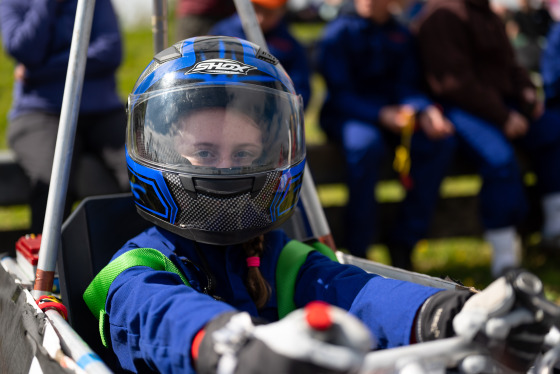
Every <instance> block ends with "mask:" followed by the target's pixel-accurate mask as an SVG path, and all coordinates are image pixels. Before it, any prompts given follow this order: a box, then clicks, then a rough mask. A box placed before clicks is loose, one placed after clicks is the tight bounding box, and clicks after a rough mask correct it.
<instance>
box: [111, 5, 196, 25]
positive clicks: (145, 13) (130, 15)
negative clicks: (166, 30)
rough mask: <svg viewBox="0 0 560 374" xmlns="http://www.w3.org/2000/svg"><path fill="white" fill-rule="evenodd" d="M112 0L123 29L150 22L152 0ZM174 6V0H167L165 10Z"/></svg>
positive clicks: (149, 23) (169, 9)
mask: <svg viewBox="0 0 560 374" xmlns="http://www.w3.org/2000/svg"><path fill="white" fill-rule="evenodd" d="M201 1H204V0H201ZM112 2H113V6H114V7H115V11H116V12H117V15H118V17H119V20H120V23H121V27H122V28H123V29H124V30H130V29H134V28H137V27H146V26H148V27H149V26H150V25H151V24H152V21H151V17H152V11H153V3H154V0H112ZM174 7H175V0H168V5H167V10H168V12H169V13H171V11H173V9H174Z"/></svg>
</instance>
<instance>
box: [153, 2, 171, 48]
mask: <svg viewBox="0 0 560 374" xmlns="http://www.w3.org/2000/svg"><path fill="white" fill-rule="evenodd" d="M153 4H154V6H153V13H152V34H153V37H154V54H157V53H159V52H161V51H163V50H164V49H165V48H167V0H154V3H153Z"/></svg>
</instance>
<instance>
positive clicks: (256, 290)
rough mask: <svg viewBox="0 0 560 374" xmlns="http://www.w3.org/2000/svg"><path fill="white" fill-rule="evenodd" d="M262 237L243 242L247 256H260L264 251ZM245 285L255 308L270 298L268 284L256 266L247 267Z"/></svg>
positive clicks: (261, 305)
mask: <svg viewBox="0 0 560 374" xmlns="http://www.w3.org/2000/svg"><path fill="white" fill-rule="evenodd" d="M263 242H264V238H263V236H262V235H261V236H258V237H256V238H254V239H251V240H249V241H248V242H245V243H243V251H244V252H245V255H246V256H247V257H259V258H260V257H261V256H262V253H263V251H264V243H263ZM245 286H246V287H247V291H249V295H250V296H251V298H252V299H253V301H254V303H255V305H256V306H257V309H261V308H262V307H264V305H265V304H266V302H267V301H268V299H269V298H270V292H271V290H270V285H269V284H268V282H267V281H266V279H264V277H263V276H262V274H261V271H260V269H259V268H258V267H257V266H250V267H248V268H247V279H246V280H245Z"/></svg>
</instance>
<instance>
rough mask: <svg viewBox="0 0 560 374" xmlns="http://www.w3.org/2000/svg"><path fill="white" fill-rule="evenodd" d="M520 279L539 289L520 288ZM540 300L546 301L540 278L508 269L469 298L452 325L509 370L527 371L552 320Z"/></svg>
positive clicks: (541, 344) (539, 350)
mask: <svg viewBox="0 0 560 374" xmlns="http://www.w3.org/2000/svg"><path fill="white" fill-rule="evenodd" d="M524 280H530V282H533V284H531V285H530V287H533V285H537V284H538V287H540V289H538V290H537V289H533V290H528V289H527V287H523V288H524V289H521V288H520V287H519V284H520V282H523V281H524ZM530 282H529V283H530ZM542 300H545V303H546V299H544V296H543V294H542V283H541V282H540V280H539V279H538V278H537V277H535V276H534V275H532V274H530V273H528V272H526V271H524V270H512V271H510V272H508V273H507V274H506V275H505V276H503V277H501V278H498V279H497V280H495V281H494V282H492V283H491V284H490V285H489V286H488V287H487V288H486V289H485V290H484V291H483V292H481V293H478V294H476V295H475V296H473V297H472V298H470V299H469V300H468V301H467V302H466V303H465V305H464V307H463V308H462V310H461V312H460V313H459V314H458V315H457V316H456V317H455V319H454V320H453V326H454V329H455V331H456V333H457V334H458V335H461V336H466V337H474V339H475V340H478V341H481V342H483V343H484V344H485V345H486V346H487V347H488V350H489V352H490V354H491V355H492V357H493V358H494V359H495V360H497V361H498V362H500V363H502V364H503V365H505V366H506V367H507V368H509V369H510V370H513V371H515V372H527V371H528V370H529V368H530V367H531V366H532V365H533V364H534V362H535V360H536V359H537V357H538V356H539V354H540V353H541V352H542V350H543V347H544V340H545V336H546V334H547V333H548V332H549V331H550V329H551V327H552V324H553V320H552V319H551V318H547V317H546V316H543V314H544V313H543V310H542V309H540V308H539V306H540V305H541V303H542ZM535 302H536V304H535Z"/></svg>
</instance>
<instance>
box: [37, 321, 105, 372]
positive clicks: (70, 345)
mask: <svg viewBox="0 0 560 374" xmlns="http://www.w3.org/2000/svg"><path fill="white" fill-rule="evenodd" d="M45 314H46V315H47V317H48V318H49V320H50V321H51V323H52V325H53V327H54V329H55V330H56V332H57V333H58V335H59V337H60V341H61V344H63V348H64V349H65V350H66V351H67V352H69V354H70V357H71V358H72V360H74V362H76V364H77V365H78V366H79V367H80V369H82V370H83V371H84V372H86V373H90V374H111V373H112V371H111V370H110V369H109V368H108V367H107V365H105V363H104V362H103V361H102V360H101V358H100V357H99V356H98V355H97V354H96V353H95V352H94V351H92V350H91V348H90V347H89V345H87V343H86V342H84V341H83V339H82V338H81V337H80V336H79V335H78V334H77V333H76V332H75V331H74V330H73V329H72V327H70V325H69V324H68V322H66V320H65V319H64V318H63V317H62V316H61V315H60V314H59V313H58V312H57V311H56V310H47V311H45Z"/></svg>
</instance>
